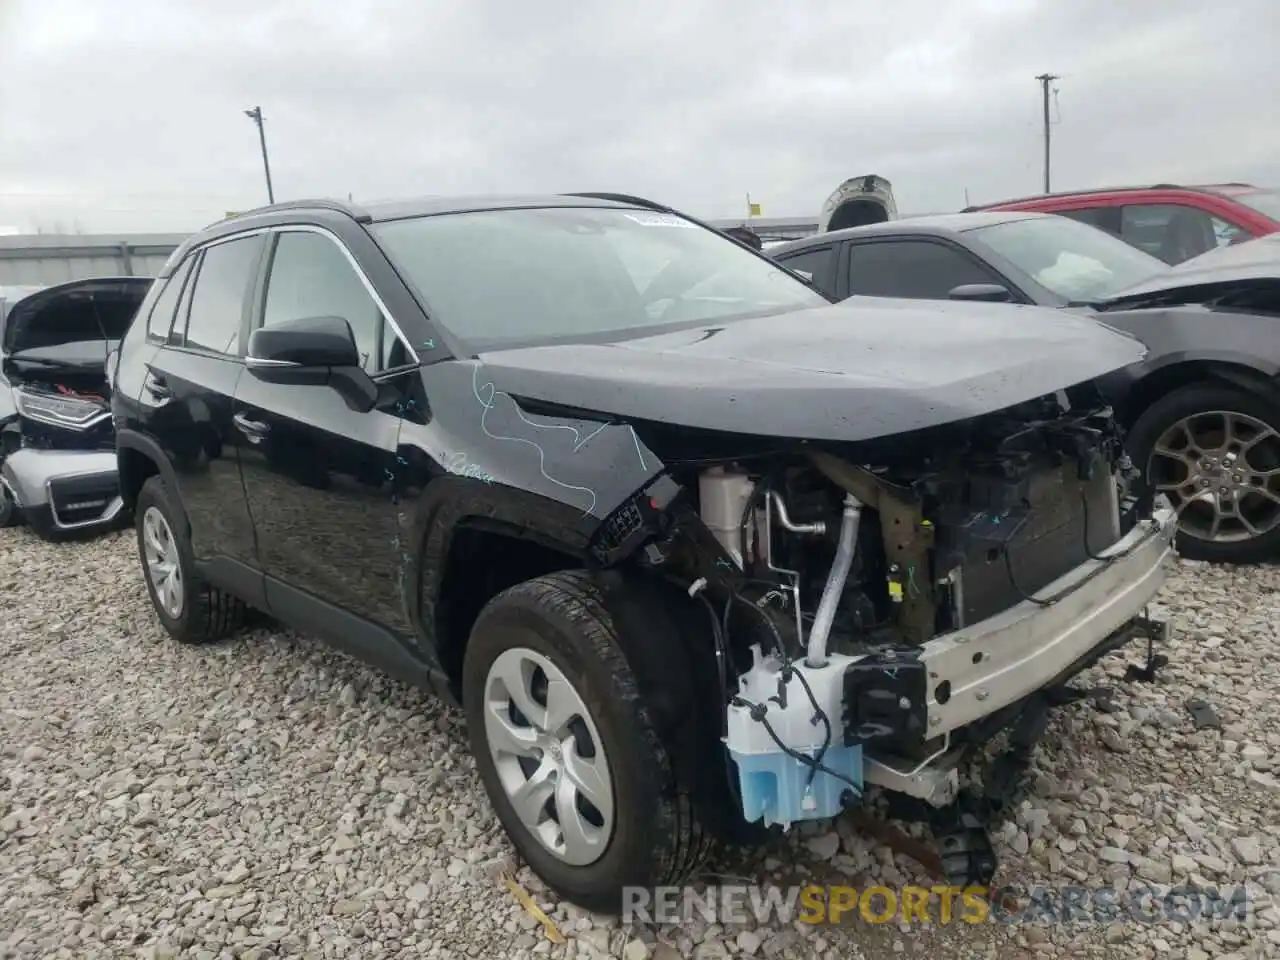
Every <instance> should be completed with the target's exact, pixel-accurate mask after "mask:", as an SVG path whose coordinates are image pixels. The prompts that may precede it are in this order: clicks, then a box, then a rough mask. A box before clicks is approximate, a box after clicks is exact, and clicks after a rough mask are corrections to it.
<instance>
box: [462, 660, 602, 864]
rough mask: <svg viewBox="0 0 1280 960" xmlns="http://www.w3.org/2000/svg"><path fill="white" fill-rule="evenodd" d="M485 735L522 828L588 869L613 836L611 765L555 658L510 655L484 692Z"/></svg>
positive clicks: (493, 669) (491, 669) (570, 861)
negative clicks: (553, 659) (554, 660)
mask: <svg viewBox="0 0 1280 960" xmlns="http://www.w3.org/2000/svg"><path fill="white" fill-rule="evenodd" d="M484 690H485V694H484V730H485V739H486V740H487V742H488V745H489V751H490V754H491V755H492V757H493V763H494V766H495V768H496V769H497V773H498V779H499V780H500V782H501V783H502V788H503V790H504V791H505V793H506V795H507V798H508V800H510V802H511V806H512V808H513V810H514V811H515V814H516V816H517V817H519V819H520V822H521V823H523V824H524V826H525V827H526V828H527V829H528V830H529V832H530V833H531V834H532V835H533V836H534V837H535V838H536V839H537V840H538V841H539V842H540V843H541V844H542V845H543V846H544V847H545V848H546V849H547V850H548V851H549V852H550V853H551V854H552V855H553V856H555V857H557V858H559V859H560V860H563V861H564V862H565V863H567V864H569V865H570V866H575V867H582V866H587V865H588V864H591V863H594V862H595V861H596V860H598V859H599V858H600V857H601V856H603V855H604V852H605V850H606V849H607V847H608V845H609V839H610V837H611V836H612V833H613V823H614V791H613V780H612V777H611V775H610V772H609V760H608V758H607V757H606V756H605V751H604V745H603V743H602V741H601V739H600V734H599V731H598V730H597V729H596V724H595V721H594V720H592V718H591V714H590V712H589V711H588V710H587V706H586V704H585V703H584V702H583V700H582V696H581V695H580V694H579V693H578V691H577V689H575V687H574V685H573V684H572V683H571V682H570V681H569V678H568V677H566V676H565V674H564V672H563V671H562V670H561V669H560V668H559V667H557V666H556V665H555V664H554V663H553V662H552V661H551V660H550V659H549V658H547V657H546V656H544V655H542V654H541V653H538V652H536V651H534V650H529V649H527V648H524V647H514V648H511V649H508V650H505V651H503V653H501V654H500V655H499V656H498V657H497V659H496V660H494V662H493V664H492V665H491V666H490V667H489V672H488V675H487V676H486V678H485V686H484Z"/></svg>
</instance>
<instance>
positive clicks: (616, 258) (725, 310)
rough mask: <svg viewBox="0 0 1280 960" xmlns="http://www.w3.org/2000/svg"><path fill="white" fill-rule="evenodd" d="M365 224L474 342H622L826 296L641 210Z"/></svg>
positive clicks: (720, 241)
mask: <svg viewBox="0 0 1280 960" xmlns="http://www.w3.org/2000/svg"><path fill="white" fill-rule="evenodd" d="M371 229H372V231H373V233H374V235H375V236H376V237H377V239H378V241H379V242H380V243H381V245H382V246H383V248H384V249H385V251H386V253H387V256H388V257H390V259H391V261H392V263H394V264H395V266H396V268H397V269H398V270H399V271H400V274H401V275H402V276H403V277H404V278H405V279H406V281H408V283H409V284H410V286H412V287H414V288H415V290H414V292H415V294H416V295H417V296H418V297H419V299H420V300H421V301H422V303H423V305H424V307H425V308H426V310H427V311H428V313H430V314H431V315H432V317H433V319H435V320H437V321H438V322H439V323H441V324H442V325H443V326H445V327H447V328H449V329H450V330H451V331H453V332H454V333H455V334H456V335H458V336H459V337H461V338H462V339H464V340H466V341H467V342H468V343H469V344H470V345H471V346H472V347H474V348H476V349H495V348H498V347H505V346H514V345H517V344H520V345H529V344H537V343H550V342H555V341H560V340H565V341H574V340H589V339H596V340H600V339H610V338H612V339H621V338H622V337H624V336H626V335H639V334H642V333H643V334H648V333H652V332H655V330H654V328H658V329H661V328H664V327H668V326H675V325H688V324H701V323H724V322H726V321H731V320H735V319H740V318H744V317H748V316H760V315H768V314H776V313H785V312H788V311H792V310H799V309H803V308H806V307H815V306H823V305H826V304H827V303H828V301H827V300H826V299H825V298H823V297H822V296H821V295H820V294H818V293H816V292H814V291H813V290H812V289H810V288H809V287H808V286H806V285H805V284H804V283H802V282H801V281H800V280H798V279H796V278H795V277H794V276H792V275H791V274H790V273H788V272H787V271H786V270H783V269H781V268H780V267H778V266H776V265H774V264H772V263H770V262H769V261H768V260H765V259H763V258H762V257H759V256H757V255H755V254H753V253H750V252H749V251H747V250H744V249H743V248H742V247H740V246H739V245H738V244H736V243H734V242H733V241H731V240H729V239H727V238H725V237H723V236H721V235H720V234H718V233H715V232H713V231H711V230H706V229H704V228H702V227H699V226H698V225H697V224H693V223H690V222H689V221H687V220H684V219H682V218H680V217H675V216H672V215H669V214H660V213H654V212H651V211H647V210H633V209H609V208H599V207H548V208H538V209H521V210H487V211H480V212H475V213H457V214H447V215H444V216H432V217H416V218H412V219H407V220H394V221H390V222H386V223H380V224H376V225H374V226H373V227H372V228H371Z"/></svg>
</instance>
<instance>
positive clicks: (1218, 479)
mask: <svg viewBox="0 0 1280 960" xmlns="http://www.w3.org/2000/svg"><path fill="white" fill-rule="evenodd" d="M1129 446H1130V449H1131V451H1132V453H1133V457H1134V460H1135V461H1136V462H1137V463H1139V464H1142V465H1143V466H1144V467H1145V469H1146V476H1147V479H1148V482H1150V483H1151V484H1153V485H1154V487H1155V489H1156V490H1157V491H1159V492H1161V493H1164V494H1165V495H1167V496H1168V497H1169V499H1170V500H1171V501H1172V503H1173V505H1174V507H1175V508H1176V509H1177V510H1178V549H1179V552H1181V553H1182V555H1183V556H1186V557H1189V558H1191V559H1193V560H1210V561H1216V562H1221V563H1257V562H1259V561H1263V560H1268V559H1272V558H1274V557H1276V556H1277V555H1278V554H1280V409H1277V407H1276V406H1275V405H1274V404H1272V403H1271V402H1269V401H1268V400H1266V399H1264V398H1263V397H1261V396H1259V395H1258V394H1256V393H1250V392H1248V391H1246V390H1242V389H1240V388H1238V387H1233V386H1227V385H1220V384H1214V383H1198V384H1192V385H1191V386H1188V387H1183V388H1182V389H1180V390H1175V391H1173V392H1172V393H1169V394H1166V395H1165V396H1163V397H1161V398H1160V399H1159V400H1157V401H1156V402H1155V403H1153V404H1152V405H1151V406H1150V407H1148V408H1147V409H1146V411H1144V412H1143V414H1142V415H1141V416H1140V417H1139V418H1138V420H1137V422H1136V423H1135V424H1134V425H1133V429H1132V430H1131V431H1130V434H1129Z"/></svg>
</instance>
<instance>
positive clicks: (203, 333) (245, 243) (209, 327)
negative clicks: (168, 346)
mask: <svg viewBox="0 0 1280 960" xmlns="http://www.w3.org/2000/svg"><path fill="white" fill-rule="evenodd" d="M261 249H262V238H261V237H260V236H253V237H241V238H239V239H236V240H228V241H225V242H223V243H218V244H215V245H214V246H211V247H209V248H208V249H207V250H205V252H204V257H203V258H202V259H201V261H200V269H199V271H198V272H197V273H196V276H195V280H194V281H193V282H194V286H193V287H192V291H191V305H190V308H189V313H188V315H187V328H186V335H185V336H184V337H183V341H182V342H183V345H184V346H188V347H198V348H201V349H204V350H212V351H213V352H215V353H222V354H228V355H230V356H237V355H238V354H239V350H240V327H241V324H242V323H243V321H244V316H245V305H246V300H247V295H248V292H249V287H250V285H251V284H252V282H253V280H254V277H255V276H256V274H257V269H258V254H259V252H260V251H261Z"/></svg>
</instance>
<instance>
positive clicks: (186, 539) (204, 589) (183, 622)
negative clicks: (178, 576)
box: [133, 476, 245, 644]
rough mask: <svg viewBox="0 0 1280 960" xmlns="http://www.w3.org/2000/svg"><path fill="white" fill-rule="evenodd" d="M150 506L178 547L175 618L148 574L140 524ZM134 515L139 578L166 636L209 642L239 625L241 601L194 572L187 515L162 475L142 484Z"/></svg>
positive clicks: (181, 639) (192, 642) (191, 642)
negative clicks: (178, 592) (179, 602)
mask: <svg viewBox="0 0 1280 960" xmlns="http://www.w3.org/2000/svg"><path fill="white" fill-rule="evenodd" d="M151 508H155V509H156V510H158V511H159V512H160V514H161V515H162V516H163V517H164V520H165V522H166V523H167V524H168V526H169V530H170V531H171V532H172V534H173V543H174V545H175V546H176V547H177V554H178V563H179V566H180V568H181V570H182V581H183V602H182V610H181V613H180V614H179V615H178V616H177V617H173V616H170V614H169V613H168V612H167V611H166V610H165V609H164V606H163V604H162V603H161V602H160V599H159V598H158V597H157V596H156V588H155V585H154V584H153V583H152V582H151V577H150V576H149V575H148V573H147V558H146V548H145V546H144V534H143V523H144V518H145V517H146V515H147V511H148V510H149V509H151ZM133 515H134V517H135V518H136V519H135V522H134V527H135V529H136V531H137V539H138V560H139V563H140V564H141V565H142V579H143V582H144V583H145V584H146V585H147V594H148V595H149V596H150V597H151V605H152V606H153V607H154V608H155V611H156V616H157V617H159V618H160V623H161V624H163V625H164V628H165V630H167V631H168V632H169V636H171V637H173V639H175V640H177V641H178V642H179V643H185V644H201V643H211V642H213V641H215V640H220V639H222V638H223V637H225V636H227V635H228V634H230V633H232V632H233V631H235V630H236V629H237V628H239V626H240V625H241V624H242V623H243V622H244V617H245V606H244V603H243V602H241V601H240V600H239V599H238V598H236V597H233V596H232V595H231V594H229V593H226V592H225V591H222V590H219V589H217V588H216V587H213V586H210V585H209V584H208V583H206V582H205V581H204V580H203V579H202V578H201V577H200V574H199V573H198V572H197V571H196V565H195V558H194V555H193V554H192V552H191V535H190V531H189V529H188V524H187V519H186V514H185V513H184V512H183V510H182V508H181V507H180V506H179V505H178V503H177V500H176V498H175V497H174V495H173V493H172V492H171V491H170V490H169V487H168V486H167V485H166V484H165V482H164V480H163V479H162V478H160V477H158V476H154V477H150V478H149V479H148V480H147V482H146V483H144V484H143V485H142V490H141V491H140V492H139V493H138V501H137V504H136V505H135V507H134V508H133Z"/></svg>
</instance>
